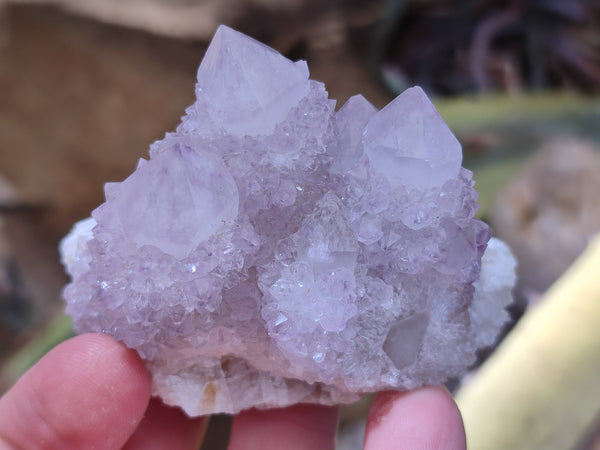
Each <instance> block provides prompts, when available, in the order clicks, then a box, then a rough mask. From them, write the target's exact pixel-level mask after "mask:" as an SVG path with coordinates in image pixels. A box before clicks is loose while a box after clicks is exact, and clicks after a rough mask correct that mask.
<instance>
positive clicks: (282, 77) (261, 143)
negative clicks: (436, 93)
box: [61, 26, 514, 416]
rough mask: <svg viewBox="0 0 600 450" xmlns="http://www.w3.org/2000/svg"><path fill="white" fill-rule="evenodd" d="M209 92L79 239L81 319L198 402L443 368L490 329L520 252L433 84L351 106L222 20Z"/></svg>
mask: <svg viewBox="0 0 600 450" xmlns="http://www.w3.org/2000/svg"><path fill="white" fill-rule="evenodd" d="M196 98H197V100H196V102H195V103H194V104H193V105H192V106H190V107H189V108H188V109H187V111H186V113H187V114H186V115H185V117H183V119H182V122H181V124H180V125H179V126H178V128H177V130H176V131H175V132H174V133H168V134H167V135H166V136H165V138H164V139H163V140H161V141H158V142H156V143H154V144H153V145H152V146H151V148H150V159H149V160H143V159H142V160H140V162H139V164H138V167H137V169H136V170H135V171H134V172H133V173H132V174H131V175H130V176H129V177H128V178H127V179H125V180H124V181H123V182H121V183H108V184H107V185H106V187H105V192H106V202H105V203H104V204H102V205H101V206H100V207H98V208H97V209H96V210H95V211H94V212H93V213H92V217H91V218H89V219H86V220H84V221H82V222H80V223H79V224H77V225H76V226H75V228H74V230H73V231H72V232H71V234H70V235H69V236H67V237H66V238H65V240H64V241H63V243H62V245H61V251H62V255H63V260H64V263H65V265H66V267H67V270H68V272H69V273H70V275H71V276H72V278H73V281H72V283H71V284H69V285H68V286H67V287H66V289H65V291H64V295H65V298H66V300H67V312H68V313H69V314H70V315H72V316H73V319H74V322H75V327H76V329H77V331H79V332H87V331H98V332H103V333H109V334H111V335H113V336H114V337H115V338H116V339H119V340H122V341H123V342H124V343H125V344H126V345H128V346H129V347H131V348H134V349H136V350H137V351H138V352H139V354H140V355H141V357H142V358H143V359H144V360H145V361H146V364H147V366H148V368H149V370H150V371H151V373H152V376H153V383H154V393H155V394H156V395H158V396H160V397H162V399H163V400H164V401H165V402H166V403H168V404H171V405H179V406H180V407H182V408H183V409H184V410H185V411H186V412H187V413H188V414H189V415H192V416H194V415H202V414H209V413H213V412H228V413H235V412H238V411H240V410H242V409H245V408H250V407H253V406H257V407H275V406H285V405H289V404H293V403H298V402H318V403H324V404H333V403H341V402H351V401H354V400H356V399H358V398H359V397H360V395H361V394H362V393H366V392H373V391H379V390H383V389H412V388H415V387H418V386H420V385H423V384H433V383H440V382H442V381H444V380H445V379H447V378H448V377H451V376H457V375H459V374H461V373H462V372H464V371H465V369H466V368H468V367H469V365H470V364H472V363H473V362H474V359H475V357H474V354H475V351H476V350H477V348H479V347H482V346H486V345H490V344H492V343H493V341H494V339H495V337H496V334H497V332H498V330H499V327H500V326H501V324H502V323H503V321H504V314H505V313H504V307H505V306H506V304H507V303H508V302H510V301H511V295H510V289H511V286H512V284H513V283H514V274H513V272H514V261H513V259H512V257H511V256H510V252H509V251H508V249H507V248H506V246H504V245H503V244H502V243H500V242H498V241H494V240H492V241H489V239H490V235H491V233H490V230H489V228H488V226H487V225H485V224H484V223H483V222H481V221H479V220H476V219H474V217H473V215H474V213H475V211H476V209H477V203H476V198H477V194H476V192H475V191H474V189H473V181H472V179H471V173H470V172H469V171H467V170H465V169H463V168H461V158H462V155H461V148H460V145H459V143H458V141H457V140H456V138H455V137H454V136H453V134H452V133H451V132H450V130H449V129H448V127H447V126H446V124H445V123H444V121H443V120H442V118H441V117H440V116H439V114H438V113H437V111H436V110H435V108H434V106H433V105H432V104H431V102H430V101H429V99H428V98H427V97H426V95H425V94H424V92H423V91H422V90H421V89H420V88H418V87H414V88H411V89H408V90H407V91H406V92H404V93H403V94H402V95H400V96H399V97H398V98H396V99H395V100H394V101H393V102H392V103H390V104H389V105H388V106H386V107H385V108H384V109H382V110H381V111H377V109H376V108H375V107H373V106H372V105H371V104H370V103H369V102H368V101H367V100H365V99H364V98H363V97H361V96H355V97H352V98H351V99H350V100H348V102H347V103H346V104H345V105H344V106H342V108H341V109H340V110H339V111H337V112H335V110H334V104H335V102H334V101H333V100H330V99H328V97H327V92H326V91H325V88H324V86H323V84H321V83H318V82H316V81H312V80H309V79H308V69H307V67H306V63H304V62H303V61H299V62H295V63H294V62H291V61H289V60H288V59H286V58H284V57H283V56H281V55H280V54H278V53H277V52H275V51H274V50H272V49H270V48H268V47H265V46H263V45H262V44H260V43H258V42H256V41H254V40H252V39H250V38H248V37H246V36H244V35H242V34H240V33H238V32H236V31H233V30H231V29H229V28H227V27H224V26H222V27H220V28H219V29H218V31H217V33H216V35H215V37H214V39H213V41H212V43H211V45H210V47H209V48H208V50H207V52H206V55H205V57H204V60H203V61H202V63H201V65H200V68H199V70H198V83H197V85H196ZM488 241H489V243H488ZM486 246H487V249H488V250H487V252H486V253H485V254H484V250H485V249H486Z"/></svg>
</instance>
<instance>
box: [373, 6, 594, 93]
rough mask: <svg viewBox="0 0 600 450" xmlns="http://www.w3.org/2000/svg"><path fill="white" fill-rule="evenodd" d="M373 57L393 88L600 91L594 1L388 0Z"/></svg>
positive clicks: (446, 91)
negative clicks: (570, 89) (407, 86)
mask: <svg viewBox="0 0 600 450" xmlns="http://www.w3.org/2000/svg"><path fill="white" fill-rule="evenodd" d="M387 7H388V11H387V13H386V14H385V15H384V19H383V22H382V25H381V27H380V29H379V30H378V33H377V38H376V40H375V41H374V44H373V45H374V47H373V52H372V56H373V63H374V64H375V66H376V67H377V68H378V69H379V73H380V75H381V76H382V78H383V80H384V81H385V82H386V84H387V85H388V86H389V88H390V89H392V90H394V91H398V90H402V89H404V88H405V86H406V85H407V84H420V85H422V86H424V87H426V88H429V89H430V91H437V92H439V93H442V94H457V93H462V92H466V91H488V90H498V89H503V90H509V91H510V90H512V91H515V90H522V89H539V88H557V87H561V88H562V87H569V88H576V89H581V90H584V91H596V92H597V91H598V90H600V1H598V0H569V1H565V0H502V1H495V0H484V1H482V0H467V1H460V0H437V1H431V0H413V1H402V0H388V1H387Z"/></svg>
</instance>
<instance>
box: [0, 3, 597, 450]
mask: <svg viewBox="0 0 600 450" xmlns="http://www.w3.org/2000/svg"><path fill="white" fill-rule="evenodd" d="M220 23H225V24H227V25H229V26H231V27H234V28H236V29H238V30H239V31H242V32H244V33H246V34H248V35H250V36H253V37H255V38H257V39H258V40H260V41H262V42H264V43H266V44H267V45H269V46H272V47H274V48H275V49H277V50H278V51H279V52H281V53H282V54H284V55H285V56H287V57H289V58H291V59H305V60H307V61H308V64H309V69H310V71H311V78H313V79H316V80H319V81H323V82H324V83H325V84H326V86H327V89H328V91H329V93H330V97H331V98H335V99H337V101H338V103H337V104H338V107H339V106H341V105H342V104H343V103H344V102H345V101H346V100H347V99H348V98H349V97H350V96H352V95H354V94H356V93H362V94H363V95H364V96H365V97H366V98H367V99H369V100H370V101H371V102H372V103H373V104H374V105H376V106H377V107H382V106H384V105H385V104H386V103H388V102H389V101H390V100H391V99H392V98H393V97H395V96H396V95H397V94H399V93H400V92H402V91H403V90H404V89H405V88H407V87H409V86H412V85H415V84H418V85H421V86H422V87H423V88H424V89H425V90H426V92H427V93H428V95H429V96H431V97H432V99H433V100H434V103H435V104H436V106H437V107H438V109H439V111H440V113H441V114H442V116H443V117H444V118H445V119H446V121H447V122H448V123H449V125H450V127H451V128H452V129H453V131H454V132H455V133H456V134H457V136H458V138H459V140H460V141H461V143H462V145H463V149H464V154H465V159H464V165H465V166H466V167H467V168H469V169H471V170H473V171H474V174H475V179H476V181H477V189H478V191H479V193H480V203H481V210H480V211H479V215H480V217H481V218H482V219H484V220H486V221H488V222H489V223H490V224H491V225H492V228H493V229H494V232H495V234H496V235H497V236H499V237H501V238H502V239H504V240H506V241H507V242H508V243H509V245H510V246H511V248H512V249H513V251H514V253H515V255H516V256H517V259H518V261H519V269H518V275H519V283H518V286H517V288H516V292H515V297H516V301H515V304H514V305H513V306H512V307H511V311H510V312H511V316H512V319H513V321H512V323H511V324H510V326H509V327H507V329H506V330H505V334H506V333H508V332H509V330H510V328H511V327H512V326H513V325H514V324H515V323H517V322H518V321H519V320H520V319H521V317H523V315H526V314H528V311H530V310H532V309H534V308H536V307H537V306H538V305H539V304H540V303H543V298H544V297H543V293H544V292H545V291H546V290H547V289H548V288H549V287H550V286H551V285H552V283H553V282H554V281H555V280H557V279H558V278H559V277H560V276H561V274H562V273H563V272H564V271H565V270H566V269H567V268H568V267H569V266H570V265H571V264H572V263H573V261H574V260H575V259H576V258H577V257H578V256H579V255H580V253H581V252H582V251H583V250H584V249H585V247H586V245H587V243H588V242H589V241H590V239H591V238H592V236H594V235H595V234H597V233H598V231H600V200H599V197H600V150H599V147H600V97H599V93H600V0H569V1H567V0H498V1H492V0H466V1H458V0H406V1H400V0H332V1H321V0H289V1H284V0H129V1H127V2H124V1H120V0H37V1H34V0H31V1H19V0H12V1H11V0H0V392H2V391H4V390H5V389H7V388H8V387H9V386H10V385H11V384H12V383H13V382H14V380H15V379H16V378H17V377H18V376H19V374H21V373H22V372H23V371H24V370H26V368H27V367H28V366H29V365H31V364H32V363H33V362H35V361H36V360H37V359H38V358H39V357H40V356H41V355H42V354H44V353H45V352H46V351H47V350H48V349H49V348H51V347H52V346H53V345H55V344H56V343H57V342H60V341H61V340H63V339H65V338H67V337H69V336H70V335H71V333H72V331H71V324H70V321H69V319H68V318H67V317H65V316H64V314H63V303H62V300H61V296H60V292H61V289H62V287H63V286H64V284H65V283H66V282H67V279H66V276H65V275H64V273H63V270H62V267H61V265H60V261H59V257H58V253H57V245H58V242H59V240H60V239H61V237H62V236H64V235H65V234H66V233H67V232H68V230H69V229H70V227H71V226H72V224H73V223H74V222H75V221H77V220H80V219H82V218H84V217H87V216H88V215H89V214H90V211H91V210H92V209H93V208H95V207H96V206H97V205H99V204H100V203H101V202H102V201H103V194H102V185H103V183H105V182H107V181H120V180H122V179H124V178H125V177H126V176H127V175H128V174H129V173H130V172H131V171H132V170H133V168H134V167H135V164H136V161H137V159H138V158H140V157H145V156H147V149H148V146H149V144H150V143H152V142H153V141H154V140H156V139H160V138H162V137H163V135H164V133H165V132H166V131H169V130H173V129H174V128H175V126H176V125H177V123H178V122H179V119H180V116H181V115H182V114H183V112H184V109H185V107H186V106H188V105H189V104H191V103H192V102H193V101H194V97H193V95H194V94H193V93H194V90H193V86H194V80H195V73H196V69H197V66H198V64H199V63H200V60H201V58H202V56H203V53H204V50H205V48H206V46H207V45H208V42H209V41H210V38H211V36H212V34H213V32H214V31H215V29H216V27H217V26H218V25H219V24H220ZM598 275H600V262H599V266H598ZM598 327H599V328H600V318H598ZM490 352H491V350H490V351H488V352H487V353H486V354H482V355H481V359H482V360H483V359H484V358H485V357H486V356H487V354H489V353H490ZM598 354H599V355H600V349H598ZM598 381H599V382H598V386H597V389H596V391H594V392H590V393H589V395H591V396H595V397H596V398H598V399H599V401H598V403H597V404H600V373H598ZM459 384H460V382H459V381H458V380H457V381H456V383H454V384H453V386H451V387H456V386H458V385H459ZM367 403H368V402H367ZM365 404H366V403H364V404H359V405H356V406H354V407H349V408H345V410H344V415H343V420H342V423H341V431H342V433H341V434H340V439H339V443H338V447H339V448H340V449H353V448H360V446H361V442H362V434H361V433H362V430H363V428H362V427H363V425H362V422H361V420H362V418H363V417H364V414H365V411H366V409H365V408H366V406H365ZM595 414H596V416H592V417H588V418H587V419H588V422H587V424H586V426H585V427H584V428H585V430H583V431H582V430H581V429H577V435H576V436H574V437H573V439H572V444H570V446H569V447H564V448H574V449H578V450H590V449H596V450H597V449H600V415H599V414H600V413H599V410H598V409H597V410H596V412H595ZM588 415H589V413H588ZM227 426H228V418H226V417H219V418H216V419H214V420H213V422H212V425H211V428H210V429H209V438H210V439H211V440H209V441H208V442H207V444H205V446H204V448H215V449H218V448H224V447H223V445H224V442H226V441H225V439H226V438H225V437H224V436H225V432H226V430H227ZM565 432H569V431H568V430H566V431H565ZM561 445H563V444H561ZM489 448H492V447H489ZM494 448H495V447H494ZM548 448H549V447H548ZM556 448H560V447H556Z"/></svg>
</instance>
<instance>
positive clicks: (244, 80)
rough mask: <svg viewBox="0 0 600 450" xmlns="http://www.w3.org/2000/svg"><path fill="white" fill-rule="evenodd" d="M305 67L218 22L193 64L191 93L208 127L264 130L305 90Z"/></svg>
mask: <svg viewBox="0 0 600 450" xmlns="http://www.w3.org/2000/svg"><path fill="white" fill-rule="evenodd" d="M308 87H309V84H308V68H307V66H306V63H305V62H304V61H299V62H296V63H294V62H292V61H290V60H289V59H287V58H284V57H283V56H281V55H280V54H279V53H277V52H276V51H275V50H273V49H272V48H270V47H267V46H266V45H263V44H261V43H259V42H257V41H255V40H254V39H251V38H249V37H248V36H245V35H243V34H241V33H239V32H237V31H235V30H232V29H231V28H228V27H226V26H224V25H221V26H220V27H219V28H218V29H217V32H216V33H215V36H214V38H213V40H212V42H211V44H210V46H209V47H208V49H207V50H206V54H205V56H204V59H203V60H202V63H201V64H200V68H199V69H198V83H197V85H196V95H197V96H198V99H199V100H200V101H202V103H203V106H204V107H205V108H206V110H207V113H208V115H209V116H210V119H211V122H212V124H213V125H212V126H223V127H225V129H226V130H227V131H228V132H230V133H232V134H234V135H237V136H244V135H250V136H253V135H265V134H269V133H272V132H273V128H274V127H275V125H276V124H277V123H279V122H281V121H283V119H285V116H286V115H287V113H288V112H289V110H290V109H291V108H292V107H294V106H296V105H297V104H298V102H299V101H300V99H301V98H303V97H304V96H305V95H306V94H307V93H308Z"/></svg>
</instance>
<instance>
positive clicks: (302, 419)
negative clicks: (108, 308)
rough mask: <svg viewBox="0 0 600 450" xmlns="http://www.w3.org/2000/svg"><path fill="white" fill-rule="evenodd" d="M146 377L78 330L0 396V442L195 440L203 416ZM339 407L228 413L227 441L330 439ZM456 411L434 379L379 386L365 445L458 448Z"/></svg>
mask: <svg viewBox="0 0 600 450" xmlns="http://www.w3.org/2000/svg"><path fill="white" fill-rule="evenodd" d="M150 389H151V380H150V375H149V374H148V372H147V371H146V369H145V367H144V365H143V363H142V361H141V360H140V358H139V357H138V356H137V354H136V353H135V352H134V351H133V350H129V349H127V348H126V347H125V346H124V345H123V344H121V343H118V342H115V341H114V340H113V339H112V338H111V337H110V336H106V335H101V334H84V335H81V336H77V337H74V338H72V339H70V340H68V341H66V342H63V343H62V344H60V345H58V346H57V347H56V348H54V349H53V350H52V351H50V352H49V353H48V354H47V355H46V356H45V357H43V358H42V359H41V360H40V361H39V362H38V363H37V364H36V365H35V366H34V367H32V368H31V369H30V370H29V371H28V372H27V373H25V374H24V375H23V376H22V377H21V379H20V380H19V381H18V382H17V383H16V384H15V385H14V386H13V387H12V389H10V390H9V391H8V392H7V393H6V394H5V395H4V396H3V397H2V398H1V399H0V450H4V449H11V450H12V449H40V450H41V449H60V450H69V449H77V450H81V449H88V448H95V449H119V448H125V449H144V450H152V449H197V448H199V447H200V443H201V441H202V437H203V434H204V430H205V428H206V423H207V418H205V417H200V418H194V419H190V418H189V417H187V416H186V415H185V414H184V413H183V412H182V411H181V410H180V409H178V408H170V407H167V406H165V405H163V404H162V403H161V402H160V401H159V400H157V399H151V398H150ZM336 427H337V409H336V408H333V407H326V406H319V405H296V406H292V407H289V408H284V409H271V410H262V411H259V410H249V411H244V412H242V413H240V414H238V415H237V416H235V417H234V420H233V426H232V431H231V438H230V442H229V449H230V450H242V449H243V450H250V449H260V450H269V449H281V448H285V449H286V450H287V449H289V450H293V449H310V450H320V449H323V450H324V449H332V448H333V447H334V438H335V432H336ZM464 448H465V434H464V428H463V425H462V420H461V417H460V413H459V412H458V409H457V407H456V404H455V403H454V401H453V400H452V398H451V397H450V395H449V394H448V393H447V392H446V391H445V390H444V389H443V388H439V387H427V388H422V389H418V390H416V391H412V392H405V393H398V392H387V393H383V394H380V395H379V396H378V397H377V398H376V399H375V402H374V404H373V406H372V408H371V411H370V413H369V419H368V421H367V429H366V433H365V449H377V450H386V449H414V450H416V449H448V450H451V449H452V450H453V449H464Z"/></svg>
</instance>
